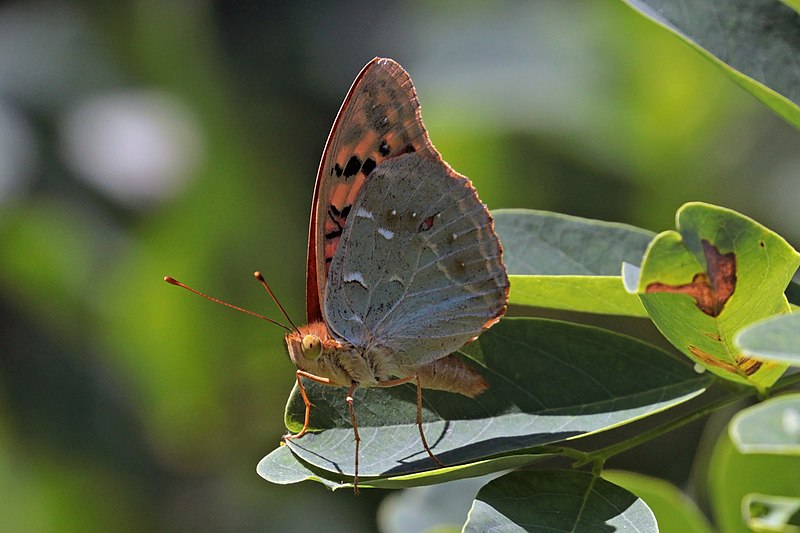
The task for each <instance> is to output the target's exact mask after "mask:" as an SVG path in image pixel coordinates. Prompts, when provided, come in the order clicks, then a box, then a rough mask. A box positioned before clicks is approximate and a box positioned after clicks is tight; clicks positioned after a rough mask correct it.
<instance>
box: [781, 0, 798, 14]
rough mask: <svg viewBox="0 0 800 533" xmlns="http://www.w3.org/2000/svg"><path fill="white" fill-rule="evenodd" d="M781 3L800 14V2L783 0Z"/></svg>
mask: <svg viewBox="0 0 800 533" xmlns="http://www.w3.org/2000/svg"><path fill="white" fill-rule="evenodd" d="M781 2H783V3H784V4H786V5H787V6H789V7H791V8H792V9H794V10H795V11H797V12H798V13H800V0H781Z"/></svg>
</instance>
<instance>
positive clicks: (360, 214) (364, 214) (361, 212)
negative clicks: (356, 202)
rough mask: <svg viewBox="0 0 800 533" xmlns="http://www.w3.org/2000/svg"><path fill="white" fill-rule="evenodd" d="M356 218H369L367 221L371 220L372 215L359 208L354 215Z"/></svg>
mask: <svg viewBox="0 0 800 533" xmlns="http://www.w3.org/2000/svg"><path fill="white" fill-rule="evenodd" d="M356 216H357V217H359V218H369V219H373V218H374V217H373V216H372V213H370V212H369V211H367V210H366V209H364V208H363V207H359V208H358V213H356Z"/></svg>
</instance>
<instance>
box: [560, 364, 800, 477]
mask: <svg viewBox="0 0 800 533" xmlns="http://www.w3.org/2000/svg"><path fill="white" fill-rule="evenodd" d="M797 383H800V373H797V374H792V375H790V376H784V377H783V378H781V379H780V380H778V382H777V383H776V384H775V385H773V386H772V387H771V388H770V392H776V391H778V390H781V389H785V388H787V387H790V386H792V385H795V384H797ZM753 395H759V392H758V390H756V389H753V388H751V387H746V388H742V389H739V390H737V391H736V392H732V393H731V394H730V395H726V396H724V397H722V398H720V399H718V400H716V401H715V402H712V403H710V404H707V405H704V406H702V407H700V408H698V409H696V410H695V411H692V412H690V413H687V414H685V415H684V416H682V417H680V418H676V419H675V420H672V421H670V422H668V423H666V424H664V425H663V426H658V427H655V428H653V429H650V430H648V431H645V432H643V433H640V434H639V435H637V436H636V437H633V438H631V439H628V440H626V441H623V442H619V443H617V444H612V445H611V446H606V447H605V448H600V449H599V450H594V451H592V452H583V451H580V450H576V449H575V448H569V447H562V446H553V447H552V448H551V449H552V450H553V452H555V453H559V454H561V455H564V456H566V457H571V458H573V459H575V463H574V464H573V466H574V467H580V466H583V465H585V464H587V463H594V468H593V470H597V469H598V467H599V468H602V465H603V463H604V462H605V460H606V459H608V458H609V457H612V456H614V455H617V454H619V453H622V452H625V451H627V450H630V449H631V448H635V447H636V446H639V445H640V444H643V443H645V442H647V441H649V440H651V439H654V438H655V437H658V436H659V435H663V434H664V433H667V432H669V431H672V430H673V429H677V428H679V427H681V426H685V425H686V424H688V423H690V422H694V421H695V420H698V419H700V418H703V417H704V416H706V415H709V414H711V413H713V412H714V411H717V410H718V409H722V408H723V407H727V406H728V405H731V404H734V403H736V402H738V401H740V400H743V399H745V398H747V397H748V396H753Z"/></svg>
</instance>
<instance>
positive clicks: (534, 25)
mask: <svg viewBox="0 0 800 533" xmlns="http://www.w3.org/2000/svg"><path fill="white" fill-rule="evenodd" d="M374 56H388V57H392V58H394V59H396V60H398V61H399V62H400V63H401V64H402V65H403V66H404V67H405V68H406V69H407V70H408V71H409V72H410V74H411V76H412V77H413V79H414V81H415V83H416V86H417V90H418V93H419V96H420V100H421V103H422V109H423V116H424V118H425V123H426V125H427V127H428V130H429V131H430V134H431V138H432V140H433V142H434V144H435V145H436V146H437V148H438V149H439V150H440V152H441V153H442V154H443V156H444V158H445V160H447V161H448V162H449V163H450V164H451V165H452V166H453V167H454V168H456V169H457V170H458V171H460V172H461V173H463V174H466V175H468V176H470V177H471V178H472V180H473V182H474V183H475V185H476V187H477V189H478V190H479V192H480V194H481V198H482V200H483V201H484V202H486V203H487V204H488V205H489V206H490V208H500V207H528V208H537V209H548V210H553V211H559V212H565V213H569V214H574V215H580V216H585V217H592V218H601V219H605V220H613V221H622V222H628V223H632V224H636V225H640V226H643V227H646V228H649V229H652V230H656V231H659V230H662V229H667V228H671V227H673V213H674V211H675V210H676V209H677V208H678V206H679V205H680V204H681V203H683V202H685V201H690V200H703V201H709V202H712V203H716V204H721V205H725V206H727V207H731V208H734V209H737V210H740V211H741V212H743V213H745V214H747V215H750V216H752V217H754V218H756V219H757V220H759V221H760V222H762V223H764V224H765V225H767V226H769V227H770V228H772V229H774V230H776V231H778V232H780V233H782V234H783V235H784V236H785V237H787V238H788V239H789V241H790V242H792V243H795V244H797V243H800V209H799V208H798V199H800V180H798V177H799V176H800V136H799V135H798V133H797V131H796V130H794V129H793V128H792V127H790V126H789V125H788V124H786V123H784V122H783V121H782V120H781V119H779V118H777V117H776V116H775V115H773V114H772V113H771V112H770V111H768V110H767V109H765V108H764V107H763V106H762V105H760V104H759V103H758V102H756V101H755V100H754V99H753V98H752V97H751V96H749V95H748V94H746V93H745V92H744V91H742V90H741V89H740V88H738V87H737V86H735V85H733V84H732V83H731V82H730V81H729V80H728V79H727V78H726V77H725V76H724V75H723V74H722V73H721V71H719V70H718V69H717V68H716V67H715V66H713V65H712V64H711V63H710V62H707V61H706V60H704V59H702V58H701V57H700V56H699V55H698V54H697V53H695V52H694V51H692V50H690V49H689V48H688V47H687V46H685V45H684V44H681V43H680V42H679V41H678V40H677V39H675V38H674V37H672V36H670V35H668V34H667V33H666V32H664V31H663V30H660V29H658V28H656V27H655V26H653V25H652V24H651V23H649V22H648V21H646V20H645V19H643V18H642V17H640V16H639V15H637V14H636V13H634V12H633V11H631V10H630V9H629V8H627V7H625V6H624V5H623V4H622V3H621V2H618V1H616V0H592V1H565V0H553V1H537V2H528V3H522V2H493V3H480V2H466V3H464V2H449V3H447V2H407V3H385V2H368V1H363V0H354V1H348V2H337V3H328V2H311V3H305V2H282V3H270V2H257V1H252V0H251V1H243V2H216V3H214V2H207V1H201V0H195V1H183V2H181V1H168V2H164V1H159V0H149V1H138V2H136V1H120V2H101V1H85V2H75V3H66V2H59V1H47V2H3V3H0V317H1V318H2V320H1V321H0V501H2V502H3V504H2V508H3V511H2V513H3V517H2V522H3V525H2V526H0V527H2V529H4V530H27V531H87V530H98V531H99V530H103V531H111V530H131V529H137V530H190V529H191V530H195V531H219V530H240V531H241V530H254V531H295V530H301V529H302V530H309V531H313V530H321V529H324V530H325V531H353V530H357V531H362V530H363V531H369V530H372V529H374V528H376V527H377V526H376V523H375V507H376V505H377V504H378V503H379V501H380V500H381V498H383V497H384V496H385V493H383V492H378V491H365V493H364V494H362V495H361V496H359V497H357V498H356V497H354V496H353V494H352V493H350V492H349V491H339V492H337V493H329V492H327V491H325V490H324V489H323V488H322V487H321V486H319V485H315V484H302V485H298V486H289V487H278V486H273V485H270V484H268V483H267V482H265V481H263V480H261V479H260V478H259V477H258V476H257V475H256V473H255V466H256V463H257V462H258V461H259V460H260V459H261V457H262V456H264V455H265V454H266V453H267V452H269V451H271V450H272V449H274V448H275V447H276V446H277V445H278V442H279V440H280V437H281V435H282V434H283V433H284V432H285V429H284V427H283V406H284V403H285V400H286V398H287V396H288V393H289V391H290V390H291V387H292V385H293V383H294V375H293V367H292V366H291V364H290V362H289V360H288V357H287V356H286V354H285V348H284V345H283V341H282V331H281V330H280V329H278V328H275V327H272V326H270V325H268V324H265V323H262V322H259V321H256V320H253V319H250V318H248V317H246V316H243V315H239V314H237V313H233V312H231V311H229V310H226V309H224V308H222V307H220V306H214V305H211V304H210V303H208V302H205V301H202V300H201V299H199V298H197V297H194V296H192V295H190V294H188V293H186V292H183V291H180V290H179V289H176V288H174V287H171V286H169V285H167V284H165V283H164V282H163V281H162V277H163V276H164V275H165V274H169V275H172V276H174V277H176V278H178V279H180V280H182V281H184V282H187V283H189V284H191V285H193V286H195V287H197V288H198V289H201V290H204V291H207V292H209V293H211V294H213V295H216V296H220V297H223V298H225V299H226V300H228V301H230V302H232V303H236V304H239V305H242V306H244V307H246V308H248V309H252V310H254V311H258V312H261V313H264V314H266V315H268V316H272V317H276V318H277V317H278V312H277V310H276V309H275V308H274V305H273V304H272V303H271V302H270V301H269V300H268V298H267V296H266V294H265V293H264V291H263V289H261V288H260V287H259V286H258V284H257V283H256V282H255V281H254V280H253V279H252V278H251V274H252V272H253V271H254V270H261V271H262V272H263V273H264V274H265V276H266V277H267V279H268V281H269V282H270V284H271V285H272V286H273V288H274V290H275V291H276V292H277V294H278V296H279V297H280V298H281V300H282V301H283V303H284V305H285V306H286V307H287V309H288V311H289V313H290V314H291V315H292V316H293V317H294V318H295V321H301V320H302V318H303V314H304V299H303V298H304V276H305V272H304V269H305V256H306V234H307V224H308V213H309V208H310V201H311V194H312V189H313V183H314V177H315V172H316V169H317V165H318V162H319V158H320V154H321V151H322V147H323V145H324V142H325V139H326V136H327V134H328V130H329V128H330V126H331V124H332V122H333V119H334V117H335V114H336V111H337V110H338V108H339V105H340V103H341V100H342V98H343V97H344V95H345V93H346V91H347V89H348V87H349V86H350V83H351V82H352V80H353V78H354V77H355V75H356V74H357V73H358V71H359V70H360V68H361V67H362V66H363V65H364V64H365V63H366V62H367V61H368V60H370V59H371V58H372V57H374ZM695 433H696V432H695ZM687 438H689V439H691V438H694V439H695V441H696V434H695V435H689V436H688V437H687ZM644 452H647V451H646V450H645V451H644ZM644 452H643V459H647V457H646V456H644ZM649 453H652V451H650V452H649ZM690 459H691V451H689V452H688V456H687V457H686V461H687V462H689V461H690ZM650 460H652V455H651V456H650ZM630 462H632V463H636V457H633V458H632V459H630ZM651 462H652V461H651ZM657 466H658V467H661V468H662V469H665V471H663V472H655V474H657V475H659V474H660V475H664V476H665V477H672V478H673V479H672V481H673V482H676V483H679V484H680V483H682V482H683V481H685V479H686V477H687V476H688V467H687V468H684V469H680V468H679V469H677V471H673V470H670V469H669V468H668V467H667V466H664V465H663V464H659V465H657ZM650 473H653V472H650Z"/></svg>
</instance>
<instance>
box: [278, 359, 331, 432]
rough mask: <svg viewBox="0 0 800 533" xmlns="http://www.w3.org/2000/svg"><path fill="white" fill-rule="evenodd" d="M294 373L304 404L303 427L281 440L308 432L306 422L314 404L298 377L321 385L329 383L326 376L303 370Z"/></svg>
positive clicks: (309, 417) (309, 418) (309, 419)
mask: <svg viewBox="0 0 800 533" xmlns="http://www.w3.org/2000/svg"><path fill="white" fill-rule="evenodd" d="M295 375H296V376H297V388H298V389H300V396H302V398H303V403H304V404H305V406H306V414H305V420H304V421H303V429H301V430H300V432H299V433H295V434H294V435H286V436H284V437H283V440H289V439H299V438H300V437H302V436H303V435H305V434H306V432H308V424H309V422H310V421H311V407H312V406H313V405H314V404H312V403H311V402H310V401H309V399H308V395H307V394H306V388H305V387H304V386H303V380H302V379H300V378H301V377H305V378H308V379H310V380H312V381H316V382H317V383H322V384H323V385H330V384H331V380H329V379H328V378H323V377H320V376H315V375H314V374H310V373H308V372H305V371H303V370H298V371H297V372H296V373H295Z"/></svg>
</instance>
